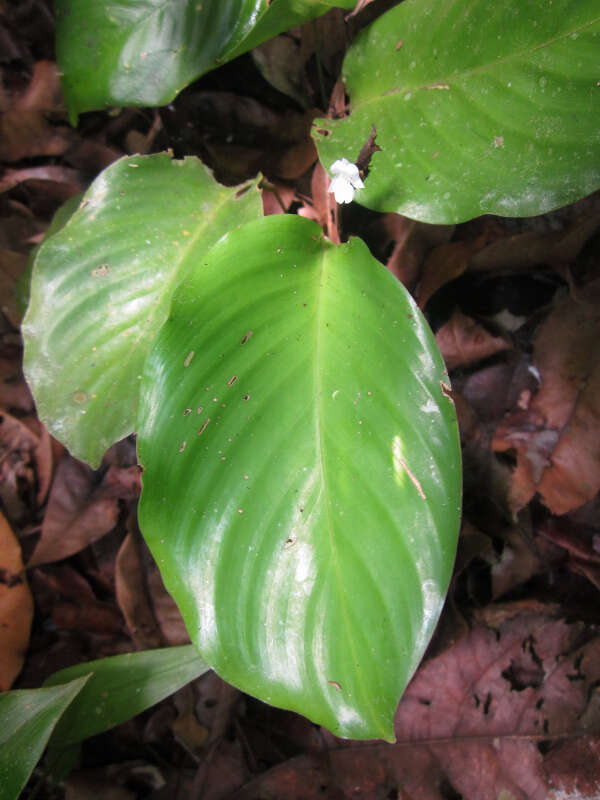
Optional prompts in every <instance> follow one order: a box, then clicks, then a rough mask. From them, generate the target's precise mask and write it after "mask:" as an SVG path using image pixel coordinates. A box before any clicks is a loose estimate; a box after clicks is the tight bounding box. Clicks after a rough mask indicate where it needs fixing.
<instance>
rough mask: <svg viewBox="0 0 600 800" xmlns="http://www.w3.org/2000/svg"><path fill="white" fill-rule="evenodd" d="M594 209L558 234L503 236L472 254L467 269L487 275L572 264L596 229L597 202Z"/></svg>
mask: <svg viewBox="0 0 600 800" xmlns="http://www.w3.org/2000/svg"><path fill="white" fill-rule="evenodd" d="M594 205H595V207H593V208H590V209H588V210H587V213H586V214H582V215H580V216H579V217H577V218H576V219H575V220H574V221H573V222H572V223H571V224H570V225H569V226H568V227H567V228H566V229H565V230H562V231H526V232H525V233H519V234H516V235H514V236H506V237H502V238H500V239H496V241H494V242H492V243H491V244H488V245H487V246H486V247H484V248H482V249H481V250H479V252H476V253H475V254H474V255H473V256H472V257H471V258H470V262H469V270H473V271H475V272H490V271H496V270H503V271H506V270H512V271H515V270H521V269H522V270H529V269H531V268H532V267H539V266H540V265H544V266H552V267H554V268H558V269H560V268H561V267H562V265H564V264H572V263H573V262H574V261H575V259H576V258H577V256H578V255H579V253H580V251H581V250H582V248H583V247H584V245H585V243H586V242H587V241H588V240H589V239H590V238H591V237H592V236H593V235H594V233H595V232H596V231H597V230H598V227H600V218H599V215H598V200H597V201H596V203H595V204H594Z"/></svg>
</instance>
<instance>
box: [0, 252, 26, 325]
mask: <svg viewBox="0 0 600 800" xmlns="http://www.w3.org/2000/svg"><path fill="white" fill-rule="evenodd" d="M26 264H27V256H25V255H24V254H23V253H17V252H16V251H14V250H4V249H0V311H2V313H3V314H4V315H5V316H6V318H7V319H8V321H9V322H10V323H11V325H13V326H14V327H15V328H18V327H19V325H20V323H21V317H22V312H21V309H20V308H19V304H18V303H17V292H16V289H17V282H18V280H19V278H20V277H21V275H22V274H23V271H24V269H25V266H26Z"/></svg>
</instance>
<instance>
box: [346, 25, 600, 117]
mask: <svg viewBox="0 0 600 800" xmlns="http://www.w3.org/2000/svg"><path fill="white" fill-rule="evenodd" d="M599 22H600V17H595V18H594V19H592V20H590V21H589V22H586V23H585V24H583V25H580V26H579V27H577V28H573V29H572V30H569V31H567V32H566V33H563V34H561V35H560V36H555V37H554V38H553V39H549V40H547V41H545V42H542V43H540V44H538V45H536V46H535V47H530V48H527V49H525V50H520V51H519V52H517V53H511V54H510V55H508V56H505V57H503V58H500V59H497V60H495V61H489V62H486V63H485V64H480V65H479V66H478V67H474V68H472V69H468V70H464V71H463V72H457V73H453V74H452V75H451V76H446V75H438V76H437V77H435V78H432V79H431V80H429V81H428V82H427V83H420V84H415V85H406V86H402V87H401V86H397V87H394V88H393V89H386V90H385V91H384V92H380V93H377V94H375V95H373V96H371V97H365V98H361V99H360V100H359V101H356V100H354V101H353V100H351V109H350V111H351V113H352V111H357V110H358V109H359V108H361V107H362V106H366V105H369V103H373V102H375V101H378V100H381V99H382V98H384V97H393V96H395V95H397V94H402V93H404V92H419V91H423V90H430V91H431V90H432V87H435V86H436V85H448V86H449V87H450V90H452V85H453V84H460V83H461V82H462V81H464V80H466V79H467V78H469V77H472V76H473V75H476V74H478V73H485V72H486V71H490V70H492V69H494V70H496V69H498V67H499V66H502V65H504V64H507V63H510V62H511V61H512V60H518V59H520V58H522V57H523V56H528V55H531V54H532V53H534V52H536V51H537V50H542V49H543V48H545V47H551V46H552V45H554V44H556V43H557V42H559V41H561V40H563V39H567V38H568V37H570V36H572V35H573V34H575V33H579V32H581V31H584V30H585V29H586V28H589V27H590V26H593V25H596V24H597V23H599ZM348 91H349V93H350V96H351V98H352V85H351V84H349V85H348ZM342 122H343V120H342Z"/></svg>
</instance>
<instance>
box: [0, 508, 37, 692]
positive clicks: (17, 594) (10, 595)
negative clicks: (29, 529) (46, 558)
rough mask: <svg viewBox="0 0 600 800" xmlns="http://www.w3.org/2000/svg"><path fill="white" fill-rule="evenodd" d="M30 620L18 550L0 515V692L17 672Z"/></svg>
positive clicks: (30, 605) (28, 594)
mask: <svg viewBox="0 0 600 800" xmlns="http://www.w3.org/2000/svg"><path fill="white" fill-rule="evenodd" d="M32 619H33V597H32V596H31V592H30V591H29V586H28V585H27V578H26V576H25V570H24V567H23V560H22V558H21V548H20V546H19V542H18V541H17V538H16V536H15V535H14V533H13V532H12V530H11V529H10V526H9V524H8V522H7V521H6V519H5V518H4V516H3V514H1V513H0V692H7V691H8V690H9V689H10V687H11V686H12V684H13V681H14V680H15V678H16V677H17V675H18V674H19V672H20V671H21V668H22V666H23V661H24V658H25V651H26V650H27V645H28V644H29V632H30V629H31V622H32Z"/></svg>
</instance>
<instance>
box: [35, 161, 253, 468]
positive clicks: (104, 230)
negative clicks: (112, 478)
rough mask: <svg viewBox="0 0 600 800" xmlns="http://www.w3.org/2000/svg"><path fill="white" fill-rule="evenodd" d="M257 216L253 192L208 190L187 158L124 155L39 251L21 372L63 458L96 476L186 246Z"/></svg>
mask: <svg viewBox="0 0 600 800" xmlns="http://www.w3.org/2000/svg"><path fill="white" fill-rule="evenodd" d="M165 196H167V197H169V203H168V204H165V203H164V202H162V201H163V199H164V197H165ZM260 215H261V205H260V198H259V195H258V192H257V191H256V189H255V188H251V189H249V190H247V191H245V192H240V187H235V188H226V187H223V186H220V185H219V184H217V183H216V182H215V181H214V179H213V178H212V176H211V174H210V173H209V171H208V170H207V169H206V168H205V167H204V166H203V165H202V164H201V163H200V161H199V160H198V159H195V158H186V159H184V160H182V161H177V160H173V159H172V158H171V156H170V155H169V154H167V153H162V154H158V155H153V156H126V157H124V158H122V159H120V160H119V161H118V162H116V163H115V164H113V165H111V166H110V167H109V168H108V169H106V170H105V171H104V172H103V173H101V175H99V176H98V178H96V180H95V181H94V182H93V183H92V185H91V186H90V188H89V189H88V191H87V192H86V193H85V195H84V198H83V200H82V203H81V204H80V206H79V209H78V210H77V211H76V212H75V213H74V214H73V216H72V217H71V218H70V219H69V221H68V222H67V223H66V224H65V225H64V227H62V228H61V229H60V230H59V231H58V232H56V233H55V234H54V235H53V236H51V237H50V238H49V239H48V240H47V241H45V242H44V243H43V244H42V246H41V247H40V249H39V251H38V253H37V255H36V259H35V263H34V271H33V276H32V283H31V298H30V303H29V308H28V311H27V314H26V316H25V319H24V321H23V334H24V338H25V359H24V360H25V372H26V375H27V379H28V381H29V382H30V384H31V386H32V388H33V392H34V395H35V399H36V403H37V407H38V413H39V415H40V418H41V419H42V420H43V421H44V422H45V424H46V425H47V427H48V429H49V430H50V432H51V433H52V434H53V435H54V436H56V438H57V439H59V440H60V441H62V442H63V443H64V444H66V445H67V447H68V448H69V450H70V451H71V453H72V454H73V455H74V456H75V457H77V458H79V459H80V460H82V461H87V462H89V463H90V464H92V465H93V466H98V465H99V463H100V460H101V458H102V456H103V454H104V452H105V451H106V449H107V448H108V447H110V445H111V444H113V443H114V442H115V441H117V440H118V439H122V438H123V437H125V436H127V435H128V434H129V433H131V432H132V431H133V429H134V423H135V413H136V408H137V395H138V389H139V379H138V376H139V375H141V370H142V365H143V363H144V360H145V357H146V354H147V352H148V350H149V348H150V345H151V343H152V340H153V338H154V336H155V335H156V332H157V331H158V330H159V329H160V326H161V325H162V323H163V321H164V319H165V318H166V315H167V312H168V307H169V303H170V298H171V294H172V292H173V290H174V288H175V286H176V284H177V282H178V280H180V276H181V268H182V263H183V261H184V260H185V253H186V252H187V250H188V249H189V248H190V246H191V245H192V244H197V243H201V246H202V247H204V248H206V249H208V248H209V247H210V246H211V245H212V244H213V243H214V242H215V241H216V240H217V239H218V238H219V237H220V236H221V235H222V234H223V233H225V232H226V231H227V230H228V229H229V228H230V227H232V226H233V225H236V224H240V223H242V222H244V221H247V220H249V219H252V218H256V217H259V216H260ZM56 364H60V365H61V367H62V369H61V370H59V371H57V370H56Z"/></svg>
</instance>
